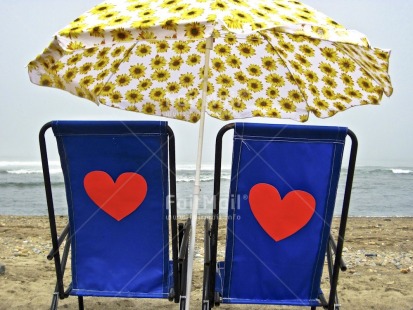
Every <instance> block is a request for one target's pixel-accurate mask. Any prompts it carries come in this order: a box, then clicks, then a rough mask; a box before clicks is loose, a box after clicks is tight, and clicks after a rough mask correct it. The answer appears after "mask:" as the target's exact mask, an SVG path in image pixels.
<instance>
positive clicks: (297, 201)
mask: <svg viewBox="0 0 413 310" xmlns="http://www.w3.org/2000/svg"><path fill="white" fill-rule="evenodd" d="M249 203H250V207H251V211H252V213H253V214H254V216H255V218H256V220H257V221H258V223H259V224H260V225H261V227H262V228H263V229H264V230H265V232H266V233H267V234H268V235H270V237H271V238H273V239H274V240H275V241H280V240H282V239H285V238H287V237H289V236H291V235H293V234H295V233H296V232H297V231H299V230H300V229H301V228H303V227H304V226H305V225H306V224H307V223H308V221H309V220H310V219H311V217H312V216H313V214H314V211H315V205H316V203H315V199H314V197H313V196H312V195H311V194H309V193H307V192H304V191H300V190H294V191H291V192H289V193H288V194H287V195H285V197H284V199H281V196H280V193H279V192H278V190H277V189H276V188H275V187H274V186H272V185H269V184H265V183H259V184H256V185H254V186H253V187H252V188H251V190H250V194H249Z"/></svg>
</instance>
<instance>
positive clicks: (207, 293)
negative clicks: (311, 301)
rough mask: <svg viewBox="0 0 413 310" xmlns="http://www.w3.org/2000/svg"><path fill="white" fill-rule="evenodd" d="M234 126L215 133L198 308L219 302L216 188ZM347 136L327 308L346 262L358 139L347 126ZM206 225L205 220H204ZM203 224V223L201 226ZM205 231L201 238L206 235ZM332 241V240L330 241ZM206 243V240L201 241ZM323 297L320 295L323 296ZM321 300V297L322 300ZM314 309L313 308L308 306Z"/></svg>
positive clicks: (334, 302) (332, 307) (331, 309)
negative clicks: (225, 144) (209, 218)
mask: <svg viewBox="0 0 413 310" xmlns="http://www.w3.org/2000/svg"><path fill="white" fill-rule="evenodd" d="M234 127H235V123H232V124H228V125H226V126H224V127H222V128H221V130H220V131H219V132H218V134H217V138H216V146H215V167H214V169H215V170H214V200H213V218H212V227H211V230H210V234H209V235H210V236H209V238H208V242H210V244H209V245H208V247H207V248H208V250H209V251H210V252H209V253H208V254H209V255H210V259H209V260H208V259H205V262H204V277H205V279H204V288H203V289H204V290H203V303H202V309H203V310H209V309H211V308H213V307H214V306H215V305H219V302H220V301H219V300H217V298H216V295H215V273H216V264H217V241H218V221H219V200H220V187H221V162H222V139H223V136H224V134H225V133H226V132H227V131H228V130H230V129H233V128H234ZM347 135H348V136H349V137H350V139H351V150H350V157H349V164H348V171H347V178H346V185H345V191H344V200H343V206H342V213H341V220H340V226H339V234H338V242H337V244H335V242H334V239H333V238H332V236H330V240H329V242H328V250H327V251H328V252H330V253H328V254H327V260H328V262H329V264H328V265H329V274H330V294H329V300H328V303H327V304H325V302H321V304H320V306H323V307H324V308H327V309H328V310H336V309H339V304H338V297H337V283H338V275H339V271H340V269H341V270H343V271H345V270H346V268H347V267H346V265H345V263H344V261H343V259H342V252H343V244H344V236H345V230H346V225H347V218H348V211H349V207H350V198H351V189H352V185H353V179H354V171H355V165H356V157H357V149H358V141H357V137H356V135H355V134H354V132H353V131H351V130H350V129H348V130H347ZM206 225H207V223H206ZM205 227H207V226H205ZM207 237H208V236H207V234H205V238H207ZM331 241H332V242H331ZM205 242H207V241H205ZM331 251H333V252H334V254H335V260H334V264H331V262H332V253H331ZM323 299H324V298H323ZM324 300H325V299H324ZM311 308H312V309H315V307H311Z"/></svg>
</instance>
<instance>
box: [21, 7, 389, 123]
mask: <svg viewBox="0 0 413 310" xmlns="http://www.w3.org/2000/svg"><path fill="white" fill-rule="evenodd" d="M210 37H212V38H213V44H212V47H211V49H210V47H208V45H207V38H210ZM207 51H209V53H210V57H209V62H208V64H207V65H208V67H209V70H208V77H207V84H206V86H207V87H206V103H205V105H206V112H207V113H209V114H210V115H211V116H213V117H216V118H219V119H222V120H232V119H239V118H247V117H272V118H288V119H294V120H296V121H300V122H305V121H307V120H308V119H309V113H311V114H313V115H315V116H317V117H321V118H324V117H331V116H333V115H335V114H336V113H338V112H341V111H344V110H346V109H348V108H350V107H352V106H356V105H364V104H374V105H375V104H379V103H380V100H381V98H382V95H383V94H386V95H387V96H390V95H391V93H392V85H391V80H390V77H389V75H388V68H389V57H390V52H389V51H387V50H382V49H378V48H373V47H371V46H370V45H369V44H368V40H367V38H366V37H365V36H364V35H363V34H360V33H358V32H354V31H348V30H347V29H346V28H345V27H344V26H342V25H340V24H338V23H337V22H335V21H334V20H332V19H331V18H329V17H328V16H326V15H324V14H323V13H320V12H318V11H316V10H314V9H313V8H311V7H309V6H306V5H304V4H301V3H299V2H297V1H290V0H274V1H272V2H268V1H265V0H254V1H247V0H193V1H192V0H167V1H166V0H151V1H149V0H140V1H129V0H120V1H119V0H117V1H115V0H108V1H107V2H105V3H103V4H100V5H97V6H95V7H94V8H92V9H91V10H89V11H88V12H86V13H85V14H83V15H81V16H79V17H78V18H76V19H75V20H74V21H73V22H71V23H70V24H69V25H68V26H66V27H64V28H63V29H62V30H61V31H60V32H58V33H57V35H56V37H55V39H54V40H53V41H52V42H51V44H50V45H49V47H48V48H46V49H45V50H44V52H43V53H42V54H41V55H39V56H38V57H37V58H36V59H35V60H33V61H32V62H30V64H29V65H28V70H29V75H30V78H31V80H32V82H33V83H36V84H38V85H41V86H47V87H55V88H60V89H64V90H66V91H68V92H70V93H72V94H74V95H76V96H79V97H82V98H85V99H87V100H91V101H94V102H95V103H97V104H105V105H108V106H112V107H116V108H119V109H124V110H128V111H134V112H139V113H146V114H150V115H159V116H166V117H172V118H176V119H180V120H183V121H188V122H197V121H198V120H199V119H200V113H201V106H202V104H203V103H202V90H203V85H204V78H203V75H204V70H205V60H206V53H207Z"/></svg>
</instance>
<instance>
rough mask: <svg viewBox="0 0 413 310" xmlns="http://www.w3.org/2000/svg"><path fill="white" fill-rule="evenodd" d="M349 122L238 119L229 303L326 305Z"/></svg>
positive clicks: (226, 288) (223, 265) (224, 269)
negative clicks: (322, 300)
mask: <svg viewBox="0 0 413 310" xmlns="http://www.w3.org/2000/svg"><path fill="white" fill-rule="evenodd" d="M346 134H347V129H346V128H342V127H317V126H296V125H266V124H265V125H264V124H252V123H236V125H235V132H234V149H233V162H232V163H233V164H232V175H231V184H230V201H229V207H228V222H227V224H228V228H227V229H228V230H227V243H226V254H225V261H224V262H220V263H219V264H218V268H217V270H218V276H217V279H216V283H215V284H216V287H217V289H218V290H219V291H220V292H221V295H222V297H223V300H222V301H223V302H224V303H252V304H284V305H308V306H315V305H319V301H318V300H317V298H318V296H319V293H320V281H321V274H322V269H323V264H324V259H325V253H326V247H327V241H328V238H329V232H330V225H331V221H332V216H333V209H334V203H335V197H336V191H337V186H338V179H339V173H340V168H341V161H342V157H343V150H344V143H345V137H346Z"/></svg>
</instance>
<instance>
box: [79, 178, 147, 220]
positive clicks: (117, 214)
mask: <svg viewBox="0 0 413 310" xmlns="http://www.w3.org/2000/svg"><path fill="white" fill-rule="evenodd" d="M83 185H84V187H85V190H86V193H87V194H88V195H89V197H90V199H92V200H93V202H94V203H95V204H96V205H97V206H98V207H99V208H101V209H102V210H103V211H105V212H106V213H107V214H109V215H110V216H112V217H113V218H115V219H116V220H118V221H120V220H122V219H123V218H124V217H126V216H128V215H129V214H131V213H132V212H133V211H135V210H136V209H137V208H138V207H139V206H140V205H141V203H142V201H143V200H144V199H145V196H146V192H147V189H148V187H147V184H146V181H145V179H144V177H142V176H141V175H140V174H137V173H134V172H125V173H122V174H121V175H120V176H119V177H118V179H117V180H116V182H113V180H112V178H111V177H110V175H109V174H107V173H106V172H104V171H92V172H89V173H88V174H87V175H86V176H85V178H84V180H83Z"/></svg>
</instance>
